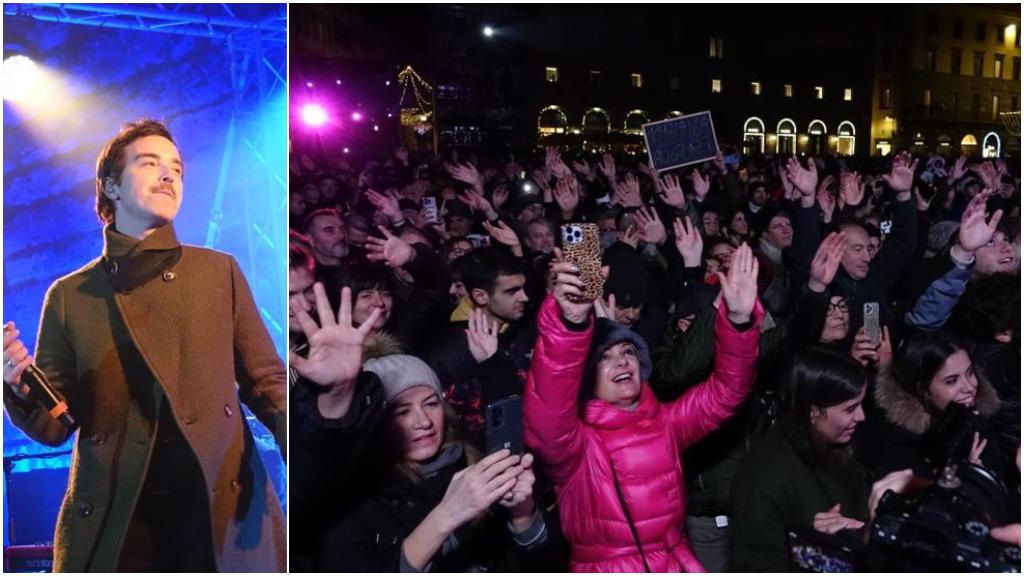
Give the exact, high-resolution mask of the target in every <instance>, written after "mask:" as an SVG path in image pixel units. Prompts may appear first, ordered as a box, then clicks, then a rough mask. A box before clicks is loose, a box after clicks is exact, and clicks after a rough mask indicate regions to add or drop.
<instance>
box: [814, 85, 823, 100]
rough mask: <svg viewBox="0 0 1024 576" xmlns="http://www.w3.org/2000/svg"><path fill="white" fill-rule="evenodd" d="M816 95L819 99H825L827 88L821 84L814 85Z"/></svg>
mask: <svg viewBox="0 0 1024 576" xmlns="http://www.w3.org/2000/svg"><path fill="white" fill-rule="evenodd" d="M814 97H815V98H817V99H818V100H824V99H825V89H824V88H822V87H821V86H815V87H814Z"/></svg>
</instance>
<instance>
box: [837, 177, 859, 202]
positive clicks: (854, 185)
mask: <svg viewBox="0 0 1024 576" xmlns="http://www.w3.org/2000/svg"><path fill="white" fill-rule="evenodd" d="M839 198H840V202H839V205H840V206H860V203H861V202H862V201H863V200H864V181H863V179H862V178H861V177H860V174H859V173H857V172H843V173H842V174H841V175H840V176H839Z"/></svg>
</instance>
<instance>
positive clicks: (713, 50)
mask: <svg viewBox="0 0 1024 576" xmlns="http://www.w3.org/2000/svg"><path fill="white" fill-rule="evenodd" d="M708 56H710V57H712V58H725V40H723V39H721V38H710V41H709V43H708Z"/></svg>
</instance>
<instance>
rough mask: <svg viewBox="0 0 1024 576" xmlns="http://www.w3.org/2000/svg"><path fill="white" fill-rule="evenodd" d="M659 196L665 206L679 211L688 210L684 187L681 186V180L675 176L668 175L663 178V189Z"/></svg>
mask: <svg viewBox="0 0 1024 576" xmlns="http://www.w3.org/2000/svg"><path fill="white" fill-rule="evenodd" d="M658 196H659V197H660V198H661V200H662V201H663V202H664V203H665V204H668V205H669V206H671V207H673V208H675V209H677V210H683V209H685V208H686V196H685V195H684V194H683V187H682V186H681V185H680V184H679V178H678V177H677V176H675V175H673V174H666V175H665V176H663V177H662V178H661V189H660V191H659V193H658Z"/></svg>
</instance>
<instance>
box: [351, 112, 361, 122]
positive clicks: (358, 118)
mask: <svg viewBox="0 0 1024 576" xmlns="http://www.w3.org/2000/svg"><path fill="white" fill-rule="evenodd" d="M352 121H353V122H362V121H363V114H362V112H353V113H352Z"/></svg>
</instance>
